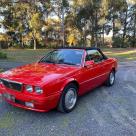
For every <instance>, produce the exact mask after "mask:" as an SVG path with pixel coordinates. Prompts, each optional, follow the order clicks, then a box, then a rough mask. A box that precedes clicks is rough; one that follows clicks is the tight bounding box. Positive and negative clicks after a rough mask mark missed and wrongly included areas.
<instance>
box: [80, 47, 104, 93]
mask: <svg viewBox="0 0 136 136" xmlns="http://www.w3.org/2000/svg"><path fill="white" fill-rule="evenodd" d="M90 60H94V62H95V63H94V65H93V66H90V67H83V68H82V76H81V77H82V81H81V85H80V86H81V94H83V93H85V92H87V91H90V90H91V89H93V88H95V87H97V86H99V85H101V84H102V83H103V82H104V80H105V72H106V69H105V66H104V65H103V64H104V62H105V61H104V58H103V56H102V55H101V53H100V52H99V51H98V50H97V49H91V50H87V55H86V59H85V61H90Z"/></svg>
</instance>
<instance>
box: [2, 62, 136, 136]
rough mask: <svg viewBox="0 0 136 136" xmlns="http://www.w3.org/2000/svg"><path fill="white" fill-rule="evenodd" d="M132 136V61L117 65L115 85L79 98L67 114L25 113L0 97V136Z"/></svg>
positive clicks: (135, 99) (135, 103) (135, 92)
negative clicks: (74, 106) (73, 108)
mask: <svg viewBox="0 0 136 136" xmlns="http://www.w3.org/2000/svg"><path fill="white" fill-rule="evenodd" d="M22 64H23V63H11V62H10V63H9V62H8V63H6V62H0V67H1V68H4V69H9V68H11V67H15V66H19V65H22ZM135 135H136V62H129V63H125V62H124V63H120V66H119V71H118V73H117V79H116V83H115V85H114V86H113V87H110V88H108V87H105V86H102V87H99V88H97V89H95V90H93V91H92V92H90V93H88V94H86V95H84V96H82V97H81V98H80V99H79V101H78V105H77V107H76V108H75V110H74V111H73V112H71V113H69V114H62V113H59V112H57V111H56V110H53V111H50V112H48V113H38V112H32V111H26V110H23V109H19V108H16V107H13V106H11V105H9V104H7V103H6V102H4V101H2V99H1V98H0V136H135Z"/></svg>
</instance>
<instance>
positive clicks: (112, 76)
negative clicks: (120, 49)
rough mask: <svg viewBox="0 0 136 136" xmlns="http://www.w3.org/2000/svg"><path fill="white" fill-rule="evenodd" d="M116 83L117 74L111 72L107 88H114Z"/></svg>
mask: <svg viewBox="0 0 136 136" xmlns="http://www.w3.org/2000/svg"><path fill="white" fill-rule="evenodd" d="M114 83H115V72H114V71H111V72H110V74H109V77H108V79H107V81H106V86H113V85H114Z"/></svg>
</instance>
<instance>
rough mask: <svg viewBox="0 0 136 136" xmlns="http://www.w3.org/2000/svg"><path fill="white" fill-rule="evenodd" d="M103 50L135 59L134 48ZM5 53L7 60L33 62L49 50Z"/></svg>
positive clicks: (115, 55)
mask: <svg viewBox="0 0 136 136" xmlns="http://www.w3.org/2000/svg"><path fill="white" fill-rule="evenodd" d="M102 50H103V52H104V53H105V54H106V55H107V56H109V57H115V58H117V59H118V60H119V61H120V62H123V61H136V49H120V48H114V49H102ZM2 51H3V52H5V53H7V56H8V60H9V61H10V60H11V61H16V62H29V63H31V62H35V61H37V60H39V59H40V58H41V57H42V56H44V55H46V54H47V53H48V52H49V51H50V50H47V49H38V50H27V49H24V50H21V49H10V50H2Z"/></svg>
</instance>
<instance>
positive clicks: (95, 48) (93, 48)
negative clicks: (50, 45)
mask: <svg viewBox="0 0 136 136" xmlns="http://www.w3.org/2000/svg"><path fill="white" fill-rule="evenodd" d="M57 49H83V50H100V48H97V47H59V48H57Z"/></svg>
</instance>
